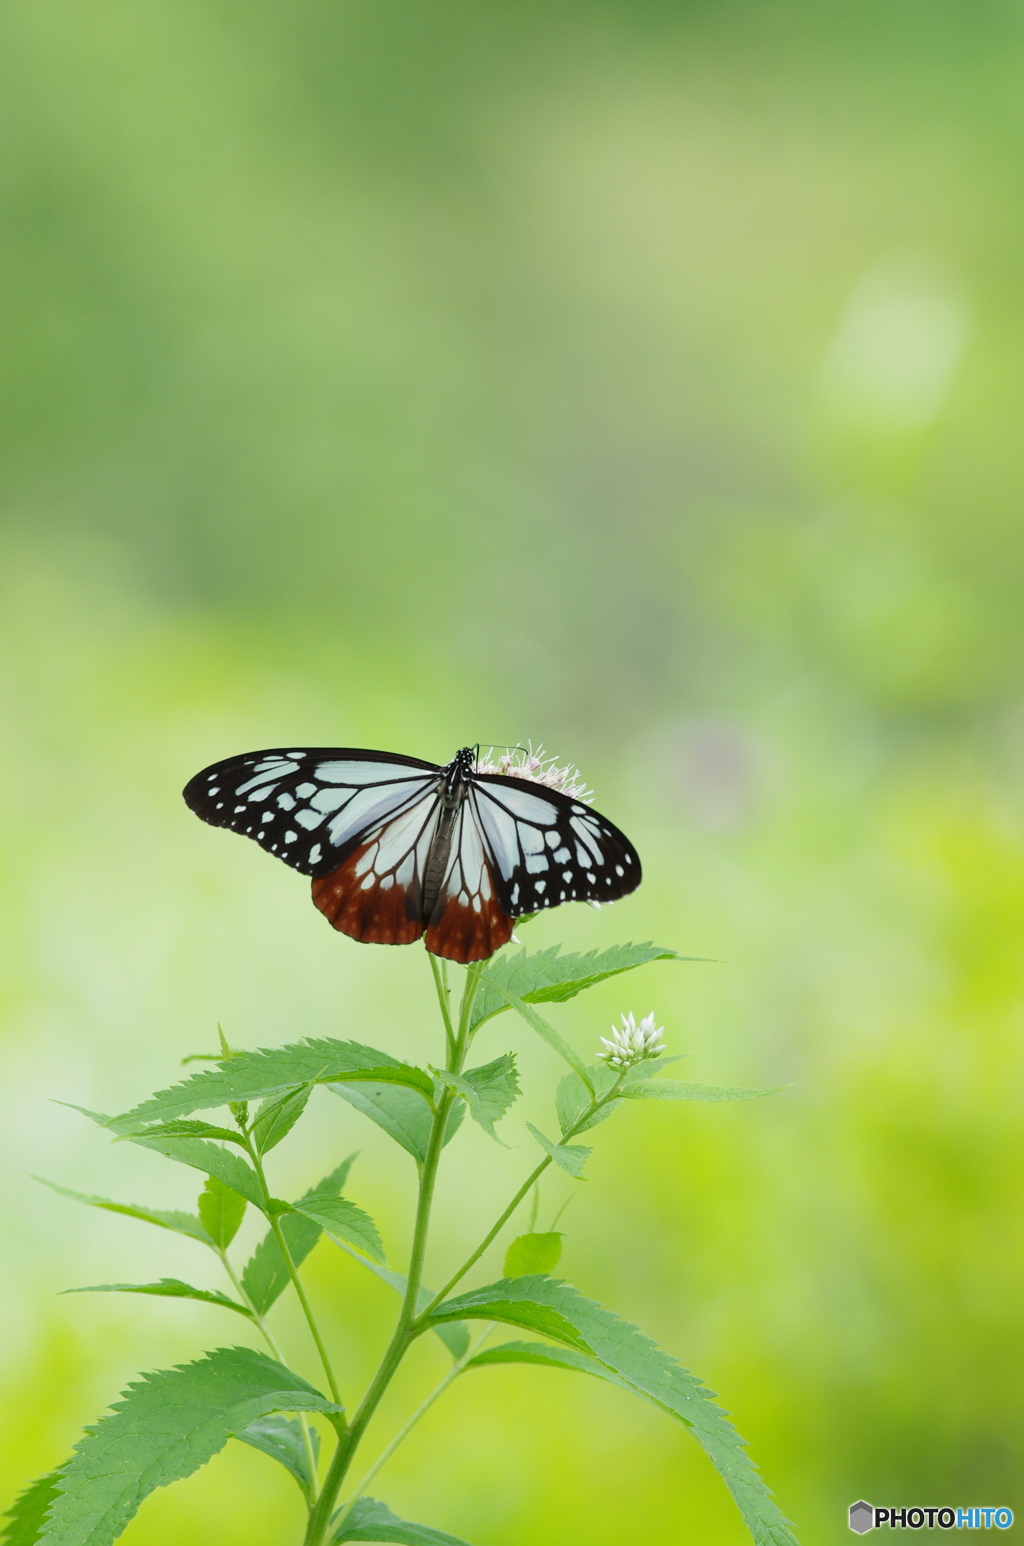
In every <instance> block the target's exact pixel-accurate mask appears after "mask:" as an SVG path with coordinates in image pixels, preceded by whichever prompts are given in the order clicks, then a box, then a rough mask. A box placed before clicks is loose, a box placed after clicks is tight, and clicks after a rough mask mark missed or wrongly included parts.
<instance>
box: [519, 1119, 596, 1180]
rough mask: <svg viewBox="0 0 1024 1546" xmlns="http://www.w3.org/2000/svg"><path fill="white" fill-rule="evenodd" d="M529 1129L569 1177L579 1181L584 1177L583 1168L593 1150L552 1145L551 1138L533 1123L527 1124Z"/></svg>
mask: <svg viewBox="0 0 1024 1546" xmlns="http://www.w3.org/2000/svg"><path fill="white" fill-rule="evenodd" d="M526 1125H527V1127H528V1128H529V1129H530V1132H531V1133H532V1134H533V1136H534V1137H535V1138H536V1140H537V1142H538V1143H539V1144H540V1146H541V1148H542V1149H543V1150H544V1152H545V1153H546V1154H549V1155H550V1156H551V1158H552V1159H553V1160H554V1162H555V1164H556V1165H558V1166H560V1167H561V1169H562V1170H564V1171H565V1173H566V1174H567V1175H570V1176H575V1177H576V1178H577V1180H579V1179H581V1178H582V1177H583V1167H584V1165H585V1164H586V1163H587V1160H588V1159H589V1158H590V1156H591V1154H592V1153H593V1152H594V1151H593V1149H587V1148H584V1146H583V1144H581V1143H552V1142H551V1139H550V1138H545V1137H544V1134H543V1133H542V1132H541V1131H540V1129H539V1128H536V1127H534V1125H533V1123H532V1122H527V1124H526Z"/></svg>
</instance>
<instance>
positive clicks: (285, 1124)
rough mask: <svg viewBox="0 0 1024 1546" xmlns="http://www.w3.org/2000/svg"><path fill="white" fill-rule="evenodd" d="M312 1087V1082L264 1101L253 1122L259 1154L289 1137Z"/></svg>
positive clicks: (253, 1134)
mask: <svg viewBox="0 0 1024 1546" xmlns="http://www.w3.org/2000/svg"><path fill="white" fill-rule="evenodd" d="M312 1089H313V1086H312V1085H311V1084H304V1085H302V1086H301V1087H300V1088H299V1089H297V1090H294V1091H291V1092H290V1093H289V1094H287V1095H279V1096H277V1098H276V1099H274V1100H270V1099H268V1100H265V1101H264V1102H263V1105H262V1106H261V1107H260V1109H259V1111H258V1112H257V1113H256V1120H255V1121H254V1122H253V1124H252V1137H253V1139H254V1141H255V1144H256V1152H257V1154H261V1155H262V1154H266V1153H267V1151H268V1150H269V1149H273V1148H274V1147H275V1145H277V1144H279V1143H280V1142H281V1139H282V1138H287V1136H288V1134H289V1133H290V1132H291V1130H292V1128H293V1127H294V1126H295V1124H296V1122H297V1121H298V1120H299V1118H300V1117H301V1115H302V1113H303V1112H304V1111H305V1109H306V1102H307V1101H308V1100H309V1097H310V1093H311V1091H312Z"/></svg>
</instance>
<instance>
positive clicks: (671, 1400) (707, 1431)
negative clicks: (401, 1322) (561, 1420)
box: [427, 1277, 796, 1546]
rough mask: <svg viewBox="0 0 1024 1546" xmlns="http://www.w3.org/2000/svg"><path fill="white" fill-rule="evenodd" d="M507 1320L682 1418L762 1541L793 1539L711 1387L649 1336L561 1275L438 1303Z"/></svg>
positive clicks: (770, 1544)
mask: <svg viewBox="0 0 1024 1546" xmlns="http://www.w3.org/2000/svg"><path fill="white" fill-rule="evenodd" d="M447 1318H451V1319H453V1320H454V1319H458V1320H463V1319H470V1320H488V1321H505V1322H507V1323H508V1324H509V1325H513V1326H520V1327H523V1328H525V1329H526V1330H530V1331H535V1332H540V1333H541V1334H542V1335H544V1336H548V1337H550V1338H551V1339H552V1341H556V1342H562V1343H564V1344H565V1345H566V1346H567V1347H571V1348H573V1349H574V1350H575V1351H576V1352H578V1353H583V1354H587V1355H589V1356H591V1357H593V1358H596V1359H597V1360H598V1362H599V1363H601V1364H603V1365H604V1366H605V1368H607V1369H610V1370H611V1371H612V1373H613V1374H616V1375H618V1376H619V1378H620V1379H622V1380H624V1381H625V1382H626V1383H627V1384H628V1385H629V1387H630V1388H631V1389H632V1390H633V1391H634V1392H635V1393H636V1394H637V1395H641V1396H644V1397H645V1398H646V1399H647V1400H649V1401H652V1402H654V1403H655V1405H657V1406H660V1407H661V1408H662V1409H663V1410H664V1411H666V1412H668V1413H670V1414H671V1415H672V1416H673V1417H676V1418H678V1420H679V1421H680V1422H682V1423H684V1424H685V1425H686V1426H687V1427H688V1428H689V1429H690V1430H691V1431H692V1433H693V1435H694V1437H695V1438H696V1439H697V1441H698V1443H699V1444H700V1445H701V1446H702V1448H703V1449H704V1450H705V1452H706V1454H707V1455H708V1457H709V1459H710V1460H711V1461H712V1463H713V1465H714V1466H715V1467H716V1469H717V1470H718V1472H719V1475H720V1476H721V1477H722V1479H723V1481H724V1482H725V1484H726V1486H727V1487H728V1488H729V1490H730V1492H731V1493H732V1495H733V1497H734V1499H735V1500H736V1503H737V1505H738V1506H739V1510H740V1513H741V1514H742V1515H743V1518H744V1520H745V1522H746V1525H747V1528H748V1530H749V1531H750V1533H751V1535H752V1536H753V1538H754V1541H755V1542H756V1543H757V1546H796V1537H795V1536H794V1535H793V1532H792V1529H791V1527H790V1524H789V1521H788V1520H787V1519H785V1518H784V1517H783V1515H782V1514H781V1513H780V1511H779V1509H778V1508H777V1507H776V1505H775V1503H774V1502H773V1501H772V1497H771V1494H770V1493H769V1491H768V1489H767V1487H766V1486H765V1484H764V1482H763V1481H762V1479H761V1477H760V1475H759V1473H758V1471H757V1470H756V1468H755V1466H754V1464H753V1462H752V1461H751V1460H750V1458H749V1456H748V1455H747V1453H746V1450H745V1448H744V1441H743V1440H742V1439H741V1438H740V1437H739V1435H738V1434H737V1432H736V1430H735V1429H734V1428H733V1426H732V1424H731V1423H730V1422H729V1420H728V1417H727V1416H726V1414H725V1412H723V1410H722V1408H721V1407H720V1406H717V1405H716V1404H715V1401H714V1399H713V1394H714V1393H713V1392H712V1391H710V1390H708V1389H707V1387H706V1386H705V1385H703V1384H702V1383H701V1381H700V1380H699V1379H697V1377H696V1376H695V1375H693V1374H691V1373H690V1372H689V1370H687V1369H685V1368H683V1366H682V1365H681V1364H680V1363H678V1362H677V1361H676V1359H674V1358H672V1357H671V1356H670V1355H669V1354H668V1353H666V1352H663V1351H662V1349H661V1348H659V1347H657V1346H656V1345H655V1343H653V1342H652V1341H651V1340H650V1338H649V1337H645V1336H644V1334H643V1333H642V1332H641V1331H639V1330H638V1329H637V1327H635V1326H631V1325H630V1324H629V1323H628V1322H627V1321H624V1320H620V1319H619V1317H618V1316H617V1315H613V1314H612V1312H611V1311H610V1310H606V1309H605V1308H604V1306H603V1305H599V1304H597V1303H595V1301H594V1300H592V1299H587V1298H585V1297H584V1295H583V1294H581V1293H579V1291H578V1290H577V1289H575V1288H572V1287H570V1285H569V1284H568V1283H561V1282H559V1281H558V1280H557V1279H556V1278H548V1277H534V1278H512V1279H509V1278H505V1279H502V1280H501V1281H500V1282H498V1283H492V1284H489V1285H488V1286H487V1287H485V1288H478V1289H474V1290H473V1291H472V1292H470V1293H468V1294H460V1295H459V1296H458V1297H457V1298H455V1299H449V1300H447V1301H446V1302H445V1303H444V1304H442V1305H439V1306H438V1308H437V1309H436V1310H435V1311H434V1313H433V1315H431V1316H430V1317H429V1320H428V1322H427V1324H428V1325H431V1326H432V1325H433V1324H434V1322H435V1321H437V1320H439V1319H447Z"/></svg>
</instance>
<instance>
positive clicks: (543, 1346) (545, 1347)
mask: <svg viewBox="0 0 1024 1546" xmlns="http://www.w3.org/2000/svg"><path fill="white" fill-rule="evenodd" d="M501 1363H531V1364H538V1365H539V1366H540V1367H541V1368H544V1369H573V1370H576V1371H577V1372H578V1373H580V1374H593V1375H596V1376H597V1378H598V1379H602V1380H607V1381H608V1383H609V1384H610V1385H618V1387H619V1389H620V1390H628V1391H632V1390H633V1387H632V1385H630V1384H629V1382H628V1381H627V1380H622V1379H620V1378H619V1376H618V1375H617V1374H613V1373H612V1371H611V1369H609V1368H606V1366H605V1365H604V1364H603V1363H599V1362H598V1361H597V1359H596V1358H591V1357H589V1356H588V1354H586V1353H577V1352H575V1351H574V1350H573V1349H572V1348H571V1347H552V1346H551V1343H550V1342H501V1343H499V1344H498V1346H497V1347H488V1348H485V1349H484V1351H483V1352H482V1353H477V1355H476V1356H475V1358H470V1359H469V1360H468V1362H467V1363H466V1364H465V1365H464V1367H465V1368H467V1369H476V1368H483V1367H484V1365H485V1364H501Z"/></svg>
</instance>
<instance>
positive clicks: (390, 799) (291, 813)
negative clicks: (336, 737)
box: [185, 747, 442, 876]
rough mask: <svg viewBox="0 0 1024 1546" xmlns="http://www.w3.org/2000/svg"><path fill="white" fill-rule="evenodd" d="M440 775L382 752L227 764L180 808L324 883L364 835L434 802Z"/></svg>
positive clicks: (259, 755)
mask: <svg viewBox="0 0 1024 1546" xmlns="http://www.w3.org/2000/svg"><path fill="white" fill-rule="evenodd" d="M441 772H442V769H441V768H439V767H437V766H436V764H434V763H431V762H420V761H418V760H417V759H416V758H413V757H394V756H391V755H389V754H388V753H385V752H372V751H361V750H344V749H339V748H337V747H314V748H312V749H309V750H303V751H287V750H273V751H261V752H250V753H248V755H246V756H244V757H230V758H227V759H226V760H225V761H224V762H218V763H215V764H214V765H213V766H212V767H209V768H205V769H204V770H203V772H202V773H197V774H196V776H195V778H193V779H192V780H191V782H190V783H189V784H187V785H186V787H185V801H186V803H187V804H188V806H189V807H190V808H191V809H192V810H193V811H195V813H196V815H197V816H200V817H201V818H202V820H203V821H207V822H209V823H210V824H211V825H212V826H215V827H229V828H230V829H231V830H232V831H233V832H240V833H242V835H243V836H245V837H251V838H253V839H254V841H255V842H257V843H259V844H260V846H261V847H262V848H265V849H267V851H268V852H269V853H272V854H274V855H275V856H276V857H277V858H278V859H283V860H284V862H285V864H289V865H291V867H292V869H295V870H300V871H301V872H302V874H304V875H312V876H319V875H328V874H330V873H331V872H332V871H333V870H335V869H337V867H338V865H339V864H340V863H341V862H342V861H343V860H344V859H345V858H347V857H348V855H349V854H350V853H351V852H352V851H353V849H354V848H356V847H357V846H359V843H360V841H361V840H362V838H363V836H364V834H366V833H367V832H368V831H370V830H371V829H373V828H375V827H377V826H379V825H380V824H381V823H383V822H386V821H389V820H394V819H396V818H399V817H400V816H402V815H403V813H404V812H406V811H408V810H409V809H411V808H412V807H413V806H414V805H415V804H416V803H417V802H418V801H419V800H420V799H422V798H423V797H424V796H425V795H426V794H427V793H428V792H429V793H430V794H431V797H434V791H435V789H436V786H437V782H438V778H439V776H440V774H441Z"/></svg>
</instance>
